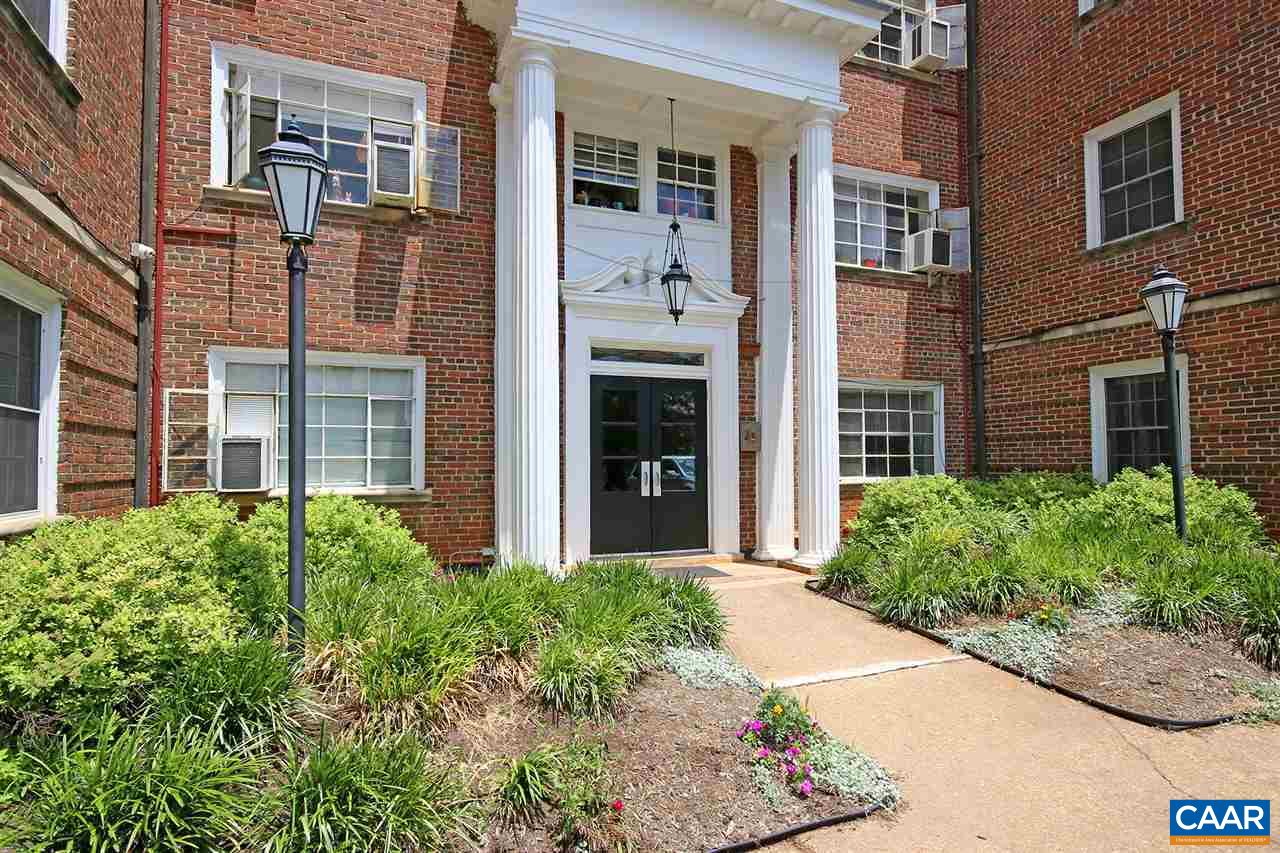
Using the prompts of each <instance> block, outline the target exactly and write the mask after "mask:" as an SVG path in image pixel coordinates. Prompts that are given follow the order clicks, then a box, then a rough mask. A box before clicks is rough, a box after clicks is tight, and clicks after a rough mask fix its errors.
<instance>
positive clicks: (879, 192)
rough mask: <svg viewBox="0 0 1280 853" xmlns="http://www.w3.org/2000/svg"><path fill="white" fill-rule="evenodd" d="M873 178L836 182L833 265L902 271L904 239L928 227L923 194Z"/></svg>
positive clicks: (926, 195) (926, 199) (838, 179)
mask: <svg viewBox="0 0 1280 853" xmlns="http://www.w3.org/2000/svg"><path fill="white" fill-rule="evenodd" d="M891 180H892V179H891V178H887V179H886V180H885V181H881V180H876V179H864V178H851V177H841V176H836V178H835V217H836V263H837V264H838V265H842V266H856V267H865V268H867V269H888V270H894V271H896V272H905V271H906V269H907V266H906V264H907V237H908V236H909V235H911V234H914V233H916V232H917V231H921V230H923V229H925V228H927V227H929V222H930V197H929V195H930V194H929V192H928V191H927V190H923V189H918V188H913V187H909V186H904V185H898V184H893V183H889V182H886V181H891Z"/></svg>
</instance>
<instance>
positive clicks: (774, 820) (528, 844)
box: [449, 672, 861, 853]
mask: <svg viewBox="0 0 1280 853" xmlns="http://www.w3.org/2000/svg"><path fill="white" fill-rule="evenodd" d="M759 701H760V694H759V693H758V692H755V691H752V690H747V689H743V688H737V687H719V688H714V689H699V688H694V687H689V686H686V685H685V684H683V683H682V682H681V681H680V679H679V678H677V677H676V676H675V675H673V674H671V673H668V672H656V673H652V674H650V675H648V676H646V677H645V678H644V679H643V680H642V681H641V683H640V684H639V685H638V686H637V687H636V689H635V690H633V691H632V692H631V693H630V694H628V697H627V700H626V706H625V707H624V708H623V709H622V710H620V711H619V712H618V713H617V714H616V715H615V718H614V719H611V720H604V721H581V720H571V719H565V718H562V719H560V720H554V719H551V718H550V716H549V715H548V714H547V713H546V712H545V711H543V710H542V709H540V708H538V707H537V706H535V705H532V704H530V703H529V702H528V701H527V700H526V699H524V698H523V697H521V696H519V695H518V694H515V693H512V694H509V695H507V696H506V697H503V698H499V699H495V700H493V701H492V702H490V703H489V705H488V706H487V708H486V709H485V713H484V714H482V715H480V716H479V717H477V718H476V719H474V720H472V721H471V722H468V723H465V724H463V725H461V726H459V727H458V728H457V729H455V730H454V731H452V732H451V733H450V737H449V740H450V741H451V743H452V744H453V745H454V746H456V747H459V748H461V750H462V752H463V753H464V755H465V756H466V761H467V763H469V764H474V765H476V766H478V767H480V768H482V772H485V771H486V770H487V771H488V772H489V773H490V775H493V774H496V773H497V771H498V768H499V767H500V765H501V763H502V761H503V760H504V759H507V758H510V757H514V756H517V755H520V754H522V753H524V752H526V751H528V750H529V749H531V748H533V747H535V746H538V745H540V744H555V745H560V744H564V743H567V742H568V741H570V740H572V739H573V738H575V737H576V738H579V739H583V740H587V741H590V742H594V741H604V742H605V743H606V744H607V747H608V751H609V761H608V763H609V767H610V771H611V773H612V776H613V779H614V781H615V784H616V787H615V789H614V791H612V792H611V794H610V795H611V796H617V797H619V798H620V799H622V801H623V803H624V809H623V812H622V820H623V825H624V827H625V829H626V832H627V835H628V836H629V838H630V839H631V841H632V842H633V844H634V849H636V850H644V851H705V850H711V849H714V848H716V847H719V846H723V845H726V844H730V843H733V842H737V841H743V840H746V839H748V838H752V837H756V836H760V835H765V834H768V833H771V832H776V831H777V830H780V829H782V828H784V827H786V826H790V825H792V824H797V823H803V822H807V821H812V820H818V819H821V818H825V817H830V816H834V815H840V814H845V813H848V812H851V811H854V810H855V809H857V808H859V807H860V806H861V804H860V803H854V802H850V801H848V800H847V799H844V798H841V797H839V796H837V795H834V794H829V793H823V792H821V791H815V792H814V794H813V796H812V797H810V798H808V799H801V798H799V797H797V796H792V795H790V794H788V796H787V797H786V799H785V801H784V802H783V804H782V807H781V808H778V809H774V808H771V807H770V806H769V805H768V804H767V803H766V802H765V800H764V798H763V797H762V796H761V794H760V792H759V791H758V789H757V788H756V785H755V783H754V782H753V781H752V778H751V764H750V754H749V752H748V750H747V748H746V747H744V746H743V745H742V744H741V743H740V742H739V741H738V739H737V738H736V737H735V734H734V733H735V732H736V731H737V728H738V727H739V726H740V725H741V724H742V721H743V720H744V719H749V718H751V717H752V716H753V715H754V712H755V709H756V706H757V705H758V703H759ZM551 824H552V816H551V815H548V816H546V819H545V821H543V822H542V823H537V824H536V825H534V826H525V825H514V826H502V827H490V831H489V835H488V838H487V839H486V841H485V844H484V845H483V846H482V848H481V849H483V850H485V851H489V853H499V851H502V853H507V851H511V853H514V851H528V853H559V848H557V847H556V846H555V844H554V842H553V837H554V831H553V829H552V828H551Z"/></svg>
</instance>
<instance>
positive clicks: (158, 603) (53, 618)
mask: <svg viewBox="0 0 1280 853" xmlns="http://www.w3.org/2000/svg"><path fill="white" fill-rule="evenodd" d="M233 520H234V510H232V509H231V508H230V507H227V506H226V505H223V504H219V503H218V502H217V501H215V500H213V499H212V498H209V497H207V496H195V497H190V498H180V499H176V500H174V501H172V502H170V503H169V504H167V505H165V506H163V507H160V508H157V509H149V510H134V511H131V512H129V513H126V514H125V516H124V517H123V518H121V519H118V520H110V519H104V520H96V521H69V522H62V523H58V524H52V525H48V526H46V527H43V528H40V529H39V530H37V531H36V532H35V533H33V534H32V535H31V536H28V537H26V538H24V539H21V540H19V541H17V542H16V543H13V544H10V545H9V546H7V547H6V548H5V549H4V551H3V552H2V553H0V599H2V600H3V601H4V602H5V607H4V608H3V612H0V699H2V700H3V704H4V705H5V706H6V707H7V708H8V709H9V710H10V711H11V712H14V711H16V712H22V711H49V710H52V711H55V712H58V713H71V712H75V711H76V710H77V709H84V708H87V707H92V706H99V705H118V704H120V703H121V702H123V701H124V700H125V699H127V698H128V697H130V696H132V695H135V694H137V693H138V692H139V691H141V690H142V689H143V688H145V687H147V686H148V685H149V684H151V683H152V682H153V681H154V679H155V678H156V677H157V676H158V675H160V674H162V673H164V672H166V671H168V670H170V669H172V668H173V667H174V666H175V665H176V664H178V663H179V662H181V661H183V660H186V659H188V658H190V657H191V656H193V655H197V654H201V653H205V652H212V651H216V650H219V649H223V648H226V647H227V646H229V645H230V643H231V639H232V636H233V634H234V632H235V630H236V628H237V619H236V618H235V616H234V614H233V612H232V607H231V603H230V601H229V598H228V595H227V594H226V593H225V591H224V589H223V588H222V587H221V584H220V579H219V574H218V565H217V560H218V555H219V548H220V544H219V543H220V542H222V540H223V539H224V538H225V537H227V536H229V535H232V534H231V533H229V531H232V530H234V527H233V526H232V525H233Z"/></svg>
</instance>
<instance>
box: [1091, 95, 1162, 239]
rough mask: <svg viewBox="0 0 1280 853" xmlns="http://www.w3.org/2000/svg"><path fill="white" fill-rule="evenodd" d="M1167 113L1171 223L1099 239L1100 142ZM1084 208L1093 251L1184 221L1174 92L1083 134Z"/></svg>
mask: <svg viewBox="0 0 1280 853" xmlns="http://www.w3.org/2000/svg"><path fill="white" fill-rule="evenodd" d="M1164 113H1169V123H1170V135H1169V138H1170V141H1171V143H1172V148H1173V222H1166V223H1165V224H1163V225H1156V226H1154V227H1152V228H1148V229H1147V230H1145V231H1137V232H1135V233H1133V234H1126V235H1125V236H1123V237H1117V238H1116V239H1114V240H1107V241H1104V240H1103V239H1102V190H1101V187H1102V175H1101V169H1102V151H1101V149H1102V141H1103V140H1104V139H1110V138H1111V137H1113V136H1116V135H1118V134H1121V133H1124V132H1125V131H1127V130H1132V129H1133V128H1135V127H1137V126H1138V125H1141V124H1146V123H1147V122H1149V121H1151V120H1152V119H1153V118H1156V117H1157V116H1160V115H1163V114H1164ZM1084 209H1085V248H1086V249H1096V248H1098V247H1099V246H1103V245H1109V244H1111V243H1122V242H1124V241H1126V240H1132V239H1134V238H1135V237H1141V236H1142V235H1143V234H1150V233H1151V232H1152V231H1159V230H1160V229H1162V228H1168V227H1169V226H1171V225H1176V224H1178V223H1179V222H1182V221H1183V219H1184V211H1183V207H1182V109H1181V105H1180V98H1179V94H1178V91H1177V90H1174V91H1173V92H1170V93H1169V94H1167V95H1165V96H1164V97H1163V98H1157V99H1156V100H1154V101H1151V102H1150V103H1147V104H1143V105H1142V106H1140V107H1138V108H1137V109H1136V110H1133V111H1131V112H1128V113H1125V114H1124V115H1122V116H1120V117H1118V118H1114V119H1112V120H1111V121H1109V122H1107V123H1106V124H1103V125H1100V126H1098V127H1095V128H1094V129H1093V130H1091V131H1089V132H1088V133H1086V134H1085V135H1084Z"/></svg>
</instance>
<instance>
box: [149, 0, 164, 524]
mask: <svg viewBox="0 0 1280 853" xmlns="http://www.w3.org/2000/svg"><path fill="white" fill-rule="evenodd" d="M152 3H153V4H155V5H158V6H159V7H160V38H159V43H160V45H159V48H160V69H159V97H158V99H157V101H158V102H157V104H156V112H157V116H156V139H155V152H156V154H155V163H156V170H155V176H156V177H155V184H156V191H155V199H156V200H155V206H154V207H155V211H154V219H155V244H154V245H155V250H156V257H155V275H154V276H153V283H152V287H153V290H152V299H151V305H152V311H151V330H152V338H153V341H154V346H153V353H152V358H151V423H150V427H151V442H150V444H151V446H150V454H149V460H148V461H149V464H150V468H151V505H152V506H155V505H157V504H159V503H160V492H161V485H162V484H161V482H160V470H161V468H160V448H161V447H162V446H163V443H162V441H161V436H160V425H161V423H162V418H161V411H160V398H161V390H162V387H163V386H162V383H161V381H160V378H161V376H162V375H163V372H162V366H163V354H164V345H163V342H164V252H165V245H164V229H165V196H166V194H167V191H168V186H169V180H168V174H167V169H168V159H169V158H168V156H167V155H166V147H167V146H166V144H165V143H166V138H167V136H168V131H169V0H152Z"/></svg>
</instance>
